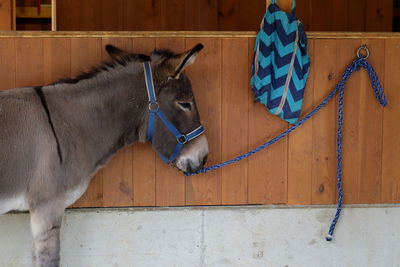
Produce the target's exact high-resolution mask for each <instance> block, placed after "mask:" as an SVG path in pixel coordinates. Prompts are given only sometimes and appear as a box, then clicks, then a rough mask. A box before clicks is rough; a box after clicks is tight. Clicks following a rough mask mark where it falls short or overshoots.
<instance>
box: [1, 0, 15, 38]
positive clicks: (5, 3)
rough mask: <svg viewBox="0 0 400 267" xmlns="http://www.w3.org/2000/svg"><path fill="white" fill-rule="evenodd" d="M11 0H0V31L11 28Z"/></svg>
mask: <svg viewBox="0 0 400 267" xmlns="http://www.w3.org/2000/svg"><path fill="white" fill-rule="evenodd" d="M12 14H13V13H12V0H0V31H11V30H12Z"/></svg>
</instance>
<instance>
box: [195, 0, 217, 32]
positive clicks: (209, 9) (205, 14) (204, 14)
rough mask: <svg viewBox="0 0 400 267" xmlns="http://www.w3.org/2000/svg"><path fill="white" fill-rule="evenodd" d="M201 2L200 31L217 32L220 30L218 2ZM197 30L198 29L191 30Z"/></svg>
mask: <svg viewBox="0 0 400 267" xmlns="http://www.w3.org/2000/svg"><path fill="white" fill-rule="evenodd" d="M198 1H199V26H198V29H197V30H199V31H210V30H214V31H216V30H217V29H218V0H198ZM190 30H196V29H190Z"/></svg>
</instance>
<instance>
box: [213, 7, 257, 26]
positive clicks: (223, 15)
mask: <svg viewBox="0 0 400 267" xmlns="http://www.w3.org/2000/svg"><path fill="white" fill-rule="evenodd" d="M238 4H239V0H224V1H219V2H218V30H219V31H229V30H233V29H235V26H236V23H237V12H239V10H238ZM260 21H261V20H260Z"/></svg>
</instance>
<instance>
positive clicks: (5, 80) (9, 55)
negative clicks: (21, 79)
mask: <svg viewBox="0 0 400 267" xmlns="http://www.w3.org/2000/svg"><path fill="white" fill-rule="evenodd" d="M15 56H16V48H15V39H14V38H1V39H0V73H1V79H0V90H6V89H11V88H14V87H15V86H16V84H15V76H16V73H15V70H16V69H15V68H16V66H15V65H16V58H15Z"/></svg>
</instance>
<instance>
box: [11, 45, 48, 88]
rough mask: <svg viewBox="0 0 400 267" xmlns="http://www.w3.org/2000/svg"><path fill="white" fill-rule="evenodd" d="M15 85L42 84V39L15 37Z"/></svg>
mask: <svg viewBox="0 0 400 267" xmlns="http://www.w3.org/2000/svg"><path fill="white" fill-rule="evenodd" d="M15 56H16V76H15V77H16V86H17V87H24V86H37V85H43V39H41V38H16V55H15Z"/></svg>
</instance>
